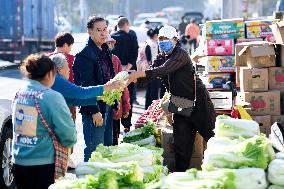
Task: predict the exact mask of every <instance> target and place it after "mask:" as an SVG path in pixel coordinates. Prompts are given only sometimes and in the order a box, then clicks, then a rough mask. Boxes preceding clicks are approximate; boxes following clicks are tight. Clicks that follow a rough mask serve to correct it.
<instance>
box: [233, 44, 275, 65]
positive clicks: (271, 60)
mask: <svg viewBox="0 0 284 189" xmlns="http://www.w3.org/2000/svg"><path fill="white" fill-rule="evenodd" d="M243 53H246V59H247V65H248V67H250V68H263V67H271V66H275V63H276V57H275V50H274V46H273V45H270V44H269V43H268V42H266V41H264V42H262V43H261V42H259V41H257V42H253V43H250V44H248V43H247V45H246V46H244V48H243V49H242V50H241V51H240V52H239V53H238V55H239V56H242V54H243Z"/></svg>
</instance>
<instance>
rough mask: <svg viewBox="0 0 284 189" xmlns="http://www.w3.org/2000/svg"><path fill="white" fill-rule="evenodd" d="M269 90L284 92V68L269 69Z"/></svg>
mask: <svg viewBox="0 0 284 189" xmlns="http://www.w3.org/2000/svg"><path fill="white" fill-rule="evenodd" d="M269 89H270V90H273V89H278V90H284V67H270V68H269Z"/></svg>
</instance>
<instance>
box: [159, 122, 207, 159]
mask: <svg viewBox="0 0 284 189" xmlns="http://www.w3.org/2000/svg"><path fill="white" fill-rule="evenodd" d="M161 144H162V148H163V149H164V153H163V157H164V158H174V137H173V128H172V126H168V127H166V128H163V129H162V130H161ZM192 157H194V158H200V157H203V138H202V137H201V135H200V134H199V133H197V134H196V138H195V143H194V148H193V153H192Z"/></svg>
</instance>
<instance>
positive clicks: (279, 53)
mask: <svg viewBox="0 0 284 189" xmlns="http://www.w3.org/2000/svg"><path fill="white" fill-rule="evenodd" d="M275 47H276V52H275V53H276V66H277V67H278V66H279V67H284V45H281V44H276V45H275Z"/></svg>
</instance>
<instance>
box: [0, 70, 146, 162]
mask: <svg viewBox="0 0 284 189" xmlns="http://www.w3.org/2000/svg"><path fill="white" fill-rule="evenodd" d="M0 67H1V66H0ZM26 82H27V81H26V80H25V79H24V77H23V75H22V74H21V73H20V71H19V69H18V68H14V67H9V68H8V67H6V68H4V69H0V98H8V99H13V97H14V95H15V93H16V92H17V91H18V90H19V88H20V87H21V86H22V85H23V84H25V83H26ZM137 101H138V102H139V104H140V105H137V104H134V105H133V106H134V109H133V117H132V122H133V124H134V123H135V122H136V120H137V119H138V117H139V115H140V114H141V113H143V112H144V104H145V90H138V91H137ZM77 112H78V111H77ZM76 128H77V135H78V140H77V143H76V145H75V146H74V152H73V154H72V155H71V159H72V161H73V162H74V164H75V165H77V164H78V163H80V162H82V161H83V155H84V147H85V144H84V136H83V128H82V117H81V115H80V114H79V113H78V114H77V119H76ZM132 129H133V127H132ZM121 131H123V129H122V128H121ZM121 138H122V133H121V135H120V139H121Z"/></svg>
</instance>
